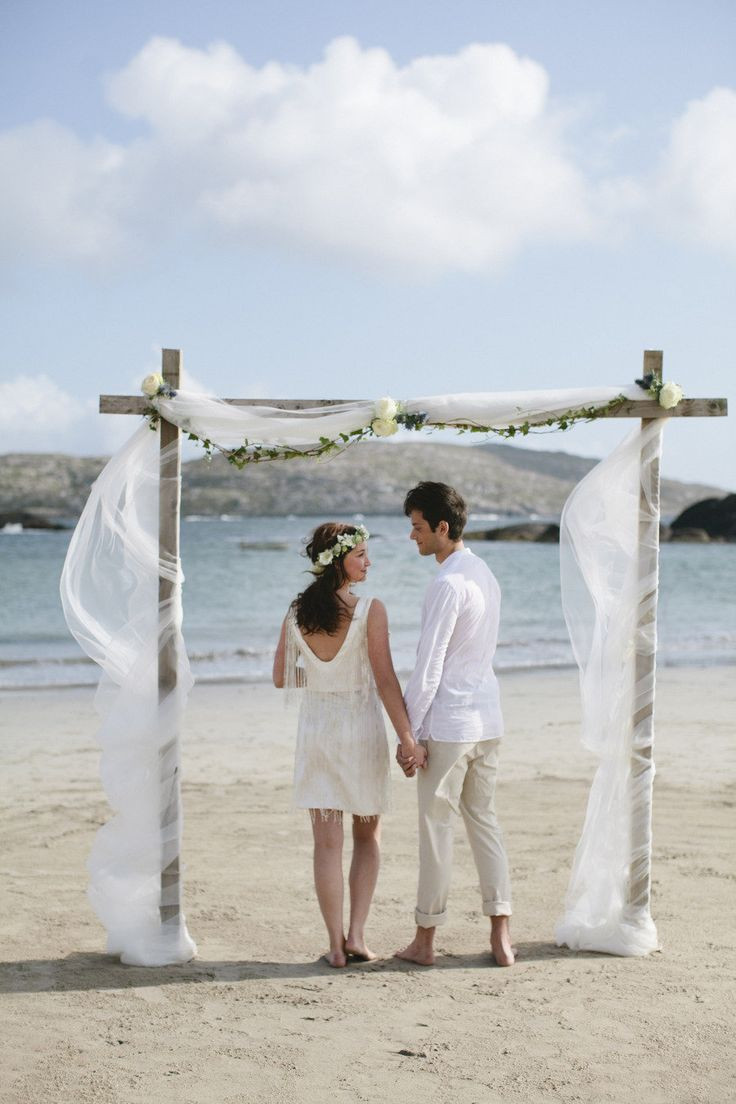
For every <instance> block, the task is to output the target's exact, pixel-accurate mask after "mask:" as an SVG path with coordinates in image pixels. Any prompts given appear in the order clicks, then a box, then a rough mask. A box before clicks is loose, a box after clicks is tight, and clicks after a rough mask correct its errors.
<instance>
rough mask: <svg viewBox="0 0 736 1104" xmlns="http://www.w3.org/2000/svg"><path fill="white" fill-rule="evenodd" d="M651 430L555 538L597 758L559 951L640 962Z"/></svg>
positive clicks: (655, 431)
mask: <svg viewBox="0 0 736 1104" xmlns="http://www.w3.org/2000/svg"><path fill="white" fill-rule="evenodd" d="M661 435H662V423H661V422H650V423H649V424H648V425H647V426H645V427H644V428H643V429H638V428H637V429H636V430H634V431H633V432H632V433H631V434H630V435H629V436H627V438H626V439H625V440H624V441H623V442H622V443H621V444H620V445H619V446H618V448H616V449H615V450H614V452H613V453H611V455H610V456H609V457H607V458H606V459H605V460H603V461H602V462H601V463H600V464H598V465H597V466H596V467H595V468H594V469H593V470H592V471H591V472H590V473H589V474H588V475H587V476H586V477H585V478H584V479H583V480H582V482H581V483H579V484H578V486H577V487H576V488H575V489H574V490H573V492H572V494H571V495H570V498H569V499H568V501H567V503H566V504H565V508H564V511H563V515H562V522H561V534H560V571H561V581H562V602H563V609H564V613H565V619H566V621H567V626H568V629H569V632H570V638H571V640H572V645H573V651H574V653H575V659H576V661H577V663H578V666H579V669H580V690H581V704H582V740H583V744H584V746H585V747H587V748H589V749H590V750H591V751H592V752H594V753H595V754H596V755H597V756H598V760H599V765H598V767H597V770H596V773H595V776H594V779H593V784H592V787H591V791H590V795H589V798H588V808H587V812H586V817H585V825H584V828H583V832H582V836H581V838H580V842H579V843H578V847H577V851H576V854H575V861H574V865H573V870H572V875H571V878H570V883H569V888H568V892H567V898H566V906H565V913H564V916H563V917H562V919H561V920H560V922H559V923H558V925H557V928H556V938H557V942H558V943H559V944H566V945H567V946H568V947H570V948H572V949H574V950H589V951H606V952H609V953H610V954H619V955H642V954H648V953H649V952H650V951H653V950H656V949H657V947H658V942H657V931H656V928H655V926H654V922H653V920H652V917H651V915H650V911H649V901H648V893H647V894H645V895H644V896H643V897H641V899H639V897H637V896H636V894H634V896H633V897H632V893H631V886H636V884H637V881H638V879H639V877H640V876H641V874H642V872H645V871H646V870H647V869H648V864H649V857H650V852H651V825H650V809H651V800H650V799H651V788H652V782H653V779H654V762H653V760H652V757H651V746H652V740H653V726H652V710H653V702H654V664H653V657H654V654H655V650H656V620H655V616H656V601H657V571H658V566H657V560H658V556H657V553H658V547H659V503H658V501H657V494H656V480H655V479H654V471H655V466H656V465H658V464H659V457H660V452H661Z"/></svg>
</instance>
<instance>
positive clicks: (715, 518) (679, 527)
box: [671, 494, 736, 541]
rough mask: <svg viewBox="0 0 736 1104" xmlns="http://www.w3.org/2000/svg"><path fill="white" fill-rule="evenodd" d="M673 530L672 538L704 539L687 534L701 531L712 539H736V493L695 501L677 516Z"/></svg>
mask: <svg viewBox="0 0 736 1104" xmlns="http://www.w3.org/2000/svg"><path fill="white" fill-rule="evenodd" d="M671 530H672V538H671V539H672V540H703V536H694V535H691V536H687V535H686V534H688V533H690V534H697V533H700V534H705V536H706V538H709V539H710V540H725V541H736V494H731V495H726V497H725V498H704V499H703V500H702V501H701V502H695V503H693V505H692V506H688V507H687V509H685V510H683V511H682V513H681V514H679V515H678V517H676V518H675V520H674V521H673V522H672V525H671Z"/></svg>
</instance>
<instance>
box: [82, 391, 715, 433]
mask: <svg viewBox="0 0 736 1104" xmlns="http://www.w3.org/2000/svg"><path fill="white" fill-rule="evenodd" d="M222 401H223V402H226V403H229V404H230V405H231V406H270V407H272V408H273V409H274V410H312V409H315V408H316V407H330V406H341V405H342V404H343V403H349V402H371V401H372V400H371V399H223V400H222ZM150 408H151V404H150V402H149V400H148V399H146V398H144V397H143V396H142V395H100V414H145V413H146V412H147V411H148V410H150ZM555 414H556V412H555ZM727 414H728V401H727V400H726V399H682V401H681V402H679V403H678V404H677V406H676V407H674V409H673V410H665V409H664V408H663V407H661V406H660V405H659V404H658V403H654V402H652V401H651V399H650V400H649V401H647V400H636V399H634V400H631V401H630V402H626V403H622V404H621V406H619V407H617V408H616V409H615V410H609V411H606V413H605V414H602V415H600V417H603V418H723V417H725V416H726V415H727ZM552 416H554V415H553V414H552V412H549V413H547V414H545V413H541V414H539V416H538V418H534V419H533V418H530V419H529V423H530V424H531V425H537V424H542V423H543V422H544V421H545V420H546V419H547V418H549V417H552ZM450 428H452V427H451V426H450Z"/></svg>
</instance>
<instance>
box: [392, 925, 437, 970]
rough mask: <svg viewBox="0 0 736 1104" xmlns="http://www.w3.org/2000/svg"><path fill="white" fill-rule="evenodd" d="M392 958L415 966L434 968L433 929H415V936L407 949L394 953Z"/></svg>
mask: <svg viewBox="0 0 736 1104" xmlns="http://www.w3.org/2000/svg"><path fill="white" fill-rule="evenodd" d="M394 958H402V959H403V960H404V962H416V964H417V966H434V928H417V934H416V935H415V936H414V938H413V939H412V941H411V943H410V944H409V945H408V947H404V949H403V950H402V951H396V952H395V953H394Z"/></svg>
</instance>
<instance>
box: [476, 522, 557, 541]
mask: <svg viewBox="0 0 736 1104" xmlns="http://www.w3.org/2000/svg"><path fill="white" fill-rule="evenodd" d="M463 539H464V540H467V541H473V540H482V541H533V542H534V543H536V544H557V543H558V541H559V539H560V527H559V525H555V524H549V523H547V522H546V521H527V522H524V524H523V525H502V526H500V527H499V528H498V529H476V530H475V531H471V532H466V533H464V534H463Z"/></svg>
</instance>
